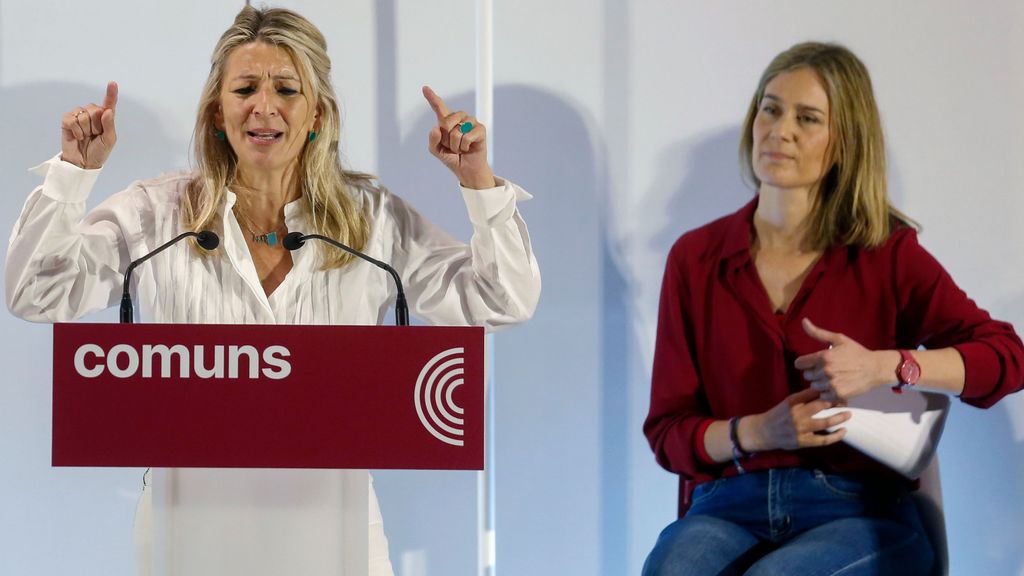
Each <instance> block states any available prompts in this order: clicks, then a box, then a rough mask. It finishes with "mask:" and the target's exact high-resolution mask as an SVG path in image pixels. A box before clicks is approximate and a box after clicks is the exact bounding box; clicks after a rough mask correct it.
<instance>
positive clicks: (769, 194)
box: [754, 184, 814, 251]
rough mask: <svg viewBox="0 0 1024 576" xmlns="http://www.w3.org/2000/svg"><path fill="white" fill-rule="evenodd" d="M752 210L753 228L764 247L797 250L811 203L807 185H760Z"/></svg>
mask: <svg viewBox="0 0 1024 576" xmlns="http://www.w3.org/2000/svg"><path fill="white" fill-rule="evenodd" d="M758 195H759V196H760V199H759V200H758V203H757V211H756V212H754V232H755V233H756V235H757V241H758V243H759V244H760V245H761V246H762V247H765V248H776V249H785V250H793V251H800V250H802V248H803V241H804V237H805V235H806V232H807V222H808V217H809V216H810V213H811V207H812V206H813V205H814V190H813V189H811V188H776V187H774V186H768V185H764V184H762V185H761V189H760V191H759V192H758Z"/></svg>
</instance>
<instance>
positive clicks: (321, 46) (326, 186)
mask: <svg viewBox="0 0 1024 576" xmlns="http://www.w3.org/2000/svg"><path fill="white" fill-rule="evenodd" d="M250 42H265V43H267V44H270V45H273V46H277V47H279V48H281V49H283V50H284V51H285V52H287V53H288V55H289V56H290V57H291V58H292V60H293V61H294V62H295V65H296V66H297V67H298V69H299V74H300V76H301V78H302V80H303V81H304V83H307V84H308V86H309V87H310V92H311V94H312V95H313V99H314V100H315V101H313V102H310V105H311V109H315V110H318V112H319V129H318V130H317V133H316V138H315V139H314V140H313V141H312V142H306V143H305V145H304V147H303V149H302V152H301V153H300V154H299V159H298V168H297V172H298V176H299V178H298V180H299V186H300V191H301V193H302V205H303V209H304V210H305V212H306V214H307V216H308V219H309V222H310V226H311V227H312V230H311V232H315V233H317V234H322V235H324V236H327V237H329V238H334V239H336V240H338V241H340V242H343V243H345V244H348V245H349V246H351V247H353V248H355V249H356V250H362V249H363V248H364V247H365V245H366V241H367V238H368V236H369V223H368V221H367V217H366V214H365V213H364V212H363V209H362V207H361V206H357V205H356V202H355V200H354V199H353V196H352V194H351V193H350V187H351V186H353V185H358V184H365V183H366V182H367V181H369V180H370V179H372V176H370V175H368V174H363V173H359V172H350V171H348V170H345V168H344V167H343V166H342V164H341V159H340V157H339V153H338V139H339V137H340V133H341V115H340V113H339V111H338V102H337V98H336V97H335V95H334V89H333V87H332V86H331V61H330V58H329V57H328V56H327V42H326V40H325V39H324V37H323V35H322V34H321V33H320V31H319V30H317V28H316V27H315V26H313V24H312V23H311V22H309V21H308V20H306V19H305V18H303V17H302V16H299V15H298V14H296V13H295V12H292V11H290V10H285V9H281V8H264V9H256V8H252V7H250V6H246V7H245V8H243V9H242V11H241V12H239V13H238V15H237V16H236V17H235V22H234V24H233V25H232V26H231V27H230V28H228V30H227V31H226V32H224V34H223V35H222V36H221V37H220V40H219V41H218V42H217V46H216V48H215V49H214V51H213V56H212V57H211V59H210V60H211V65H210V75H209V77H208V78H207V79H206V85H205V86H204V87H203V93H202V96H201V98H200V100H199V111H198V114H197V117H196V127H195V134H194V135H193V138H194V141H195V150H194V154H195V160H196V163H197V165H198V166H197V167H198V171H197V174H196V176H195V177H194V178H193V179H192V181H191V182H190V183H189V185H188V187H187V189H186V192H185V196H184V198H183V200H182V209H183V225H184V226H185V228H186V229H189V230H193V231H199V230H206V229H210V228H221V229H222V228H223V222H220V208H221V206H223V203H224V192H225V190H226V187H227V186H228V185H229V184H231V183H232V182H234V180H235V177H236V170H237V158H236V156H235V152H234V150H232V149H231V146H230V144H228V142H227V141H226V140H221V139H218V138H217V135H216V134H215V131H216V130H217V128H216V126H215V125H214V114H215V112H216V110H217V106H218V102H219V100H220V91H221V85H222V83H223V81H224V67H225V65H226V63H227V59H228V56H230V54H231V53H232V51H234V50H235V49H236V48H238V47H239V46H242V45H245V44H248V43H250ZM306 97H307V99H308V98H309V96H308V95H307V96H306ZM320 249H321V252H320V256H321V260H322V262H323V265H322V267H323V269H329V268H337V267H341V266H344V265H345V264H347V263H348V262H350V261H351V260H352V258H353V257H352V256H351V255H349V254H348V253H347V252H343V251H341V250H333V249H331V250H327V249H326V245H323V246H321V247H320Z"/></svg>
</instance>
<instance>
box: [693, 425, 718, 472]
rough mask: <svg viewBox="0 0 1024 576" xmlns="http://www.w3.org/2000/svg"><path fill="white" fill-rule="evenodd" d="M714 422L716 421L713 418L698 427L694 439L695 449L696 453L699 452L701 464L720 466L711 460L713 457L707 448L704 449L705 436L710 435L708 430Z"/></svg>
mask: <svg viewBox="0 0 1024 576" xmlns="http://www.w3.org/2000/svg"><path fill="white" fill-rule="evenodd" d="M713 422H714V420H713V419H711V418H708V419H707V420H705V421H704V422H703V423H702V424H701V425H700V426H698V427H697V433H696V434H695V435H694V437H693V449H694V451H696V452H697V458H699V459H700V461H701V462H703V463H704V464H707V465H709V466H710V465H714V464H718V462H715V461H714V459H713V458H711V455H710V454H708V450H707V448H705V447H704V435H705V434H707V433H708V428H710V427H711V424H712V423H713Z"/></svg>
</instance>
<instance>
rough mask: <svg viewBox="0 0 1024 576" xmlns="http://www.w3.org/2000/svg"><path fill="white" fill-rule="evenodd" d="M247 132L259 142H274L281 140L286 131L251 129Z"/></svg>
mask: <svg viewBox="0 0 1024 576" xmlns="http://www.w3.org/2000/svg"><path fill="white" fill-rule="evenodd" d="M246 134H248V135H249V137H250V138H252V139H254V140H256V141H258V142H273V141H275V140H279V139H280V138H281V136H283V135H284V132H280V131H277V130H249V131H248V132H246Z"/></svg>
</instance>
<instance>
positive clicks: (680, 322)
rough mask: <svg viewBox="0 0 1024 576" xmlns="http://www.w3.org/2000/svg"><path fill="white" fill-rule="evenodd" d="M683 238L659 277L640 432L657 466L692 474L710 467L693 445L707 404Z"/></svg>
mask: <svg viewBox="0 0 1024 576" xmlns="http://www.w3.org/2000/svg"><path fill="white" fill-rule="evenodd" d="M684 239H685V236H684V238H683V239H680V241H677V242H676V244H675V246H673V247H672V250H671V251H670V252H669V256H668V262H667V264H666V267H665V277H664V280H663V281H662V287H661V300H660V305H659V308H658V332H657V340H656V342H655V349H654V368H653V370H652V374H651V406H650V410H649V412H648V414H647V419H646V421H645V422H644V434H645V435H646V436H647V440H648V442H650V445H651V449H652V450H653V451H654V455H655V457H656V458H657V460H658V463H659V464H661V466H662V467H664V468H665V469H667V470H669V471H672V472H677V473H679V474H682V475H683V476H684V477H686V478H694V477H696V476H697V475H698V474H699V471H700V470H701V469H702V468H703V469H705V470H706V469H707V468H709V464H708V463H706V462H705V458H706V456H707V455H706V454H704V455H701V454H700V452H699V450H703V447H701V448H700V449H698V448H697V445H698V442H700V443H701V444H702V443H703V430H702V426H703V429H704V430H706V424H707V423H708V420H709V417H708V414H707V409H706V408H704V409H702V408H703V405H704V404H706V402H704V401H703V394H702V391H701V385H700V376H699V374H698V373H697V369H696V366H695V362H694V354H693V351H692V350H691V346H690V340H691V335H690V334H689V332H690V330H689V328H690V326H688V323H689V314H688V294H687V292H688V290H687V285H686V281H685V274H686V269H685V264H684V261H683V257H682V256H683V254H682V252H683V241H684ZM702 456H703V457H702ZM707 460H710V458H707ZM706 473H707V472H705V474H706Z"/></svg>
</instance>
